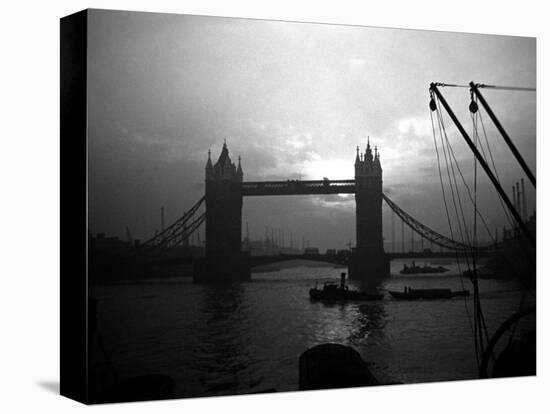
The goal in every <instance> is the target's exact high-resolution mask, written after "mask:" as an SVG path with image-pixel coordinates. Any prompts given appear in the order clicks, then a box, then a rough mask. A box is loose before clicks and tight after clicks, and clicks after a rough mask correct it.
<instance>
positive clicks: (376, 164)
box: [350, 138, 389, 283]
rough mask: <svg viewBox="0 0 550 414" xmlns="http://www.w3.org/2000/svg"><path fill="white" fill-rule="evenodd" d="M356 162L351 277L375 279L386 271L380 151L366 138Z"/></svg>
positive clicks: (366, 279)
mask: <svg viewBox="0 0 550 414" xmlns="http://www.w3.org/2000/svg"><path fill="white" fill-rule="evenodd" d="M358 156H359V162H357V156H356V162H355V203H356V232H357V233H356V249H355V253H354V255H353V257H352V261H351V262H350V277H352V278H355V279H361V280H364V281H368V282H373V283H374V282H375V281H376V280H378V278H379V277H381V276H383V275H386V274H388V273H389V262H388V260H387V259H386V257H385V254H384V245H383V238H382V167H381V165H380V153H379V152H378V148H377V147H375V148H374V156H373V153H372V149H371V146H370V138H369V139H368V141H367V148H366V150H365V154H364V155H363V156H362V155H361V154H358Z"/></svg>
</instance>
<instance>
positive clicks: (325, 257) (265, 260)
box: [149, 251, 498, 267]
mask: <svg viewBox="0 0 550 414" xmlns="http://www.w3.org/2000/svg"><path fill="white" fill-rule="evenodd" d="M496 254H498V251H480V252H479V254H478V256H479V257H490V256H494V255H496ZM457 255H458V257H466V255H467V254H466V253H464V252H405V253H386V257H387V258H388V259H390V260H396V259H455V258H456V257H457ZM349 257H350V256H349V255H338V254H274V255H265V256H250V258H249V260H250V267H255V266H261V265H265V264H269V263H277V262H284V261H288V260H311V261H316V262H324V263H332V264H335V265H342V266H347V264H348V262H349ZM201 260H204V256H195V257H170V258H167V257H164V258H163V257H156V258H154V259H152V260H149V262H150V263H156V264H167V265H177V264H192V263H194V262H196V261H201Z"/></svg>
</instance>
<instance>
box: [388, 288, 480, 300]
mask: <svg viewBox="0 0 550 414" xmlns="http://www.w3.org/2000/svg"><path fill="white" fill-rule="evenodd" d="M388 292H389V293H390V295H392V297H394V298H395V299H401V300H415V299H451V298H454V297H455V296H469V295H470V291H469V290H458V291H454V292H453V291H452V290H451V289H411V288H410V287H405V289H403V292H398V291H395V290H389V291H388Z"/></svg>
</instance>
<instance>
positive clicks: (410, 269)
mask: <svg viewBox="0 0 550 414" xmlns="http://www.w3.org/2000/svg"><path fill="white" fill-rule="evenodd" d="M448 271H449V269H447V268H446V267H443V266H437V267H432V266H427V265H424V266H422V267H420V266H417V265H416V264H415V263H414V260H413V262H412V265H411V266H407V264H406V263H405V264H404V265H403V269H402V270H401V271H400V272H399V273H401V274H406V275H411V274H417V273H445V272H448Z"/></svg>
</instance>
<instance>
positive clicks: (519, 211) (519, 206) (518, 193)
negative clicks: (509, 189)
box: [516, 181, 523, 217]
mask: <svg viewBox="0 0 550 414" xmlns="http://www.w3.org/2000/svg"><path fill="white" fill-rule="evenodd" d="M516 197H517V201H516V203H517V210H518V213H519V216H520V217H523V214H522V211H521V195H520V191H519V181H516Z"/></svg>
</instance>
